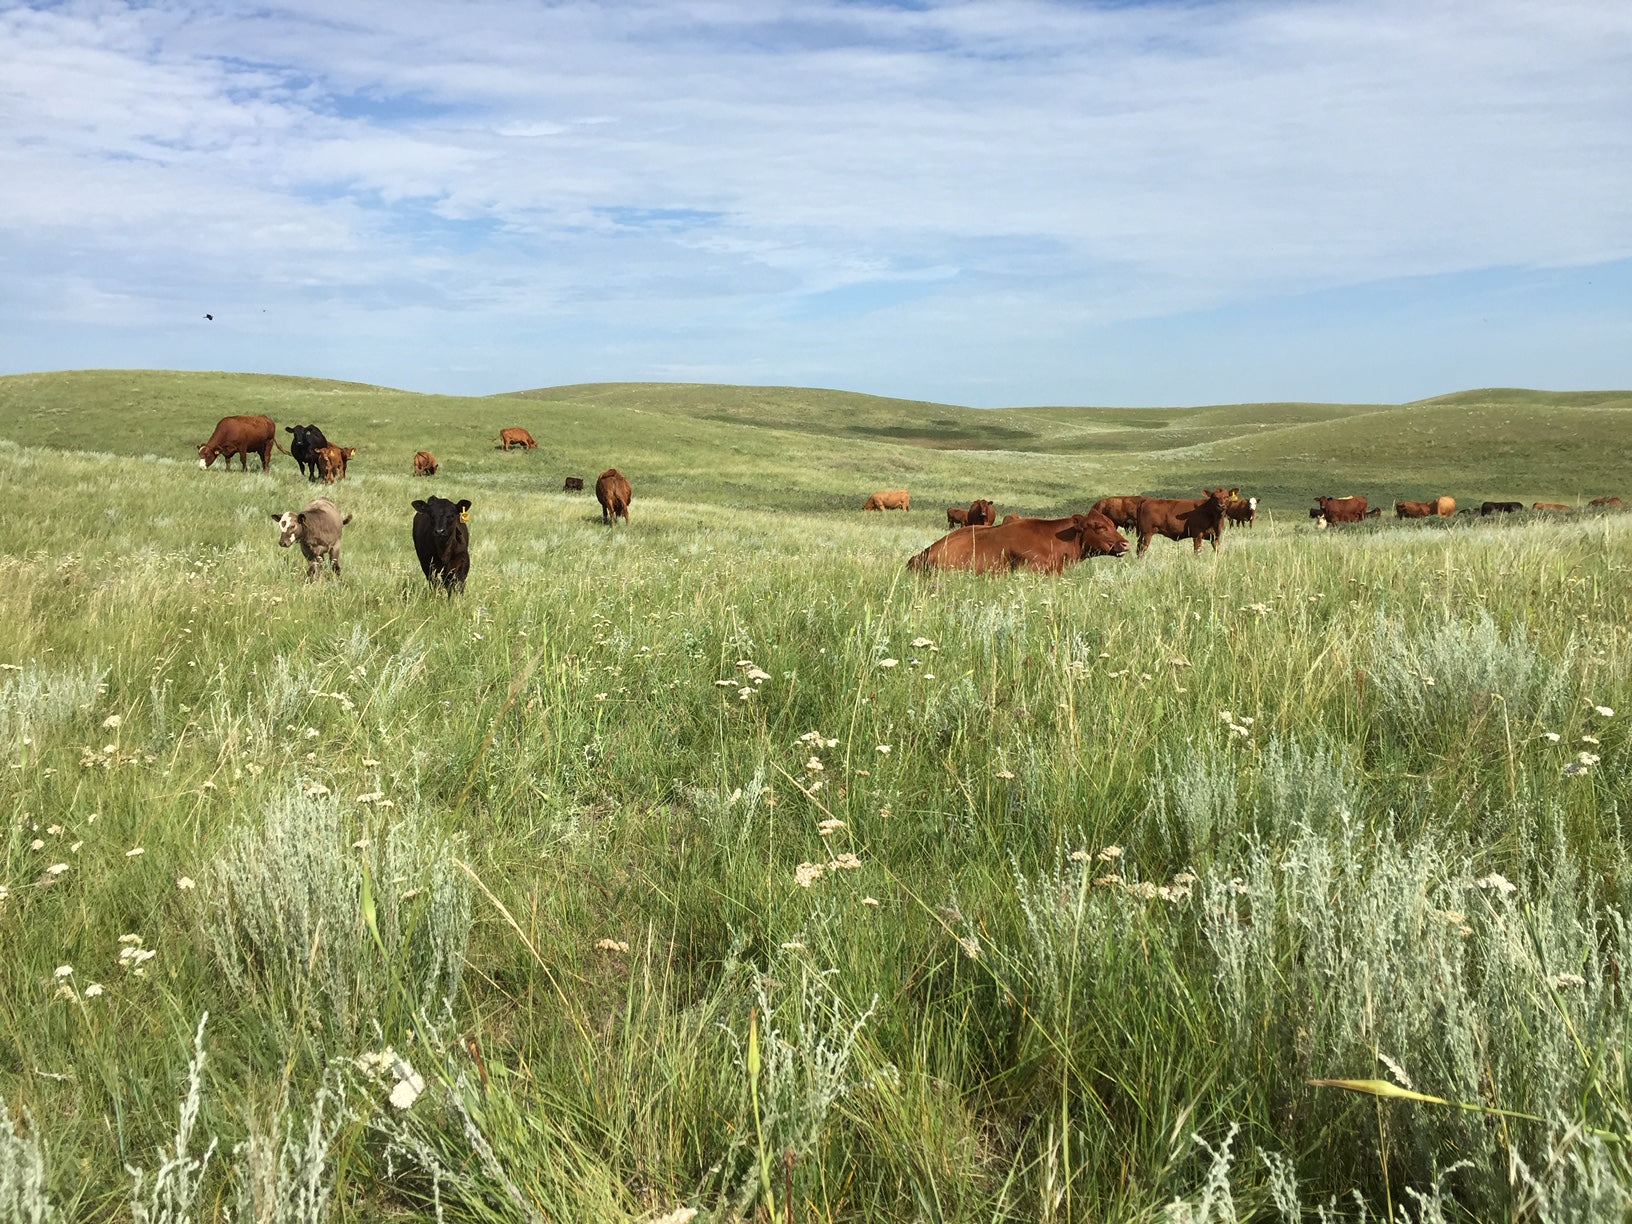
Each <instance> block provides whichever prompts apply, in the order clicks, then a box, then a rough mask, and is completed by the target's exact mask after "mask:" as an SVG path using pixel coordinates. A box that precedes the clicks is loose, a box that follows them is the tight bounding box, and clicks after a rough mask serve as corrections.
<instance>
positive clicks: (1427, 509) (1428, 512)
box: [1394, 501, 1439, 519]
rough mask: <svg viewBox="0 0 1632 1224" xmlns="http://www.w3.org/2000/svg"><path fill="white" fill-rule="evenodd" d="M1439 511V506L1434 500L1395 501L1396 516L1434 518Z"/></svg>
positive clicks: (1403, 517)
mask: <svg viewBox="0 0 1632 1224" xmlns="http://www.w3.org/2000/svg"><path fill="white" fill-rule="evenodd" d="M1438 513H1439V507H1438V506H1437V505H1435V504H1434V503H1433V502H1413V501H1397V502H1395V503H1394V517H1395V518H1402V519H1408V518H1433V517H1435V516H1436V515H1437V514H1438Z"/></svg>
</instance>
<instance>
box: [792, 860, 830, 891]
mask: <svg viewBox="0 0 1632 1224" xmlns="http://www.w3.org/2000/svg"><path fill="white" fill-rule="evenodd" d="M826 870H827V868H825V867H823V866H822V865H821V864H820V863H800V864H799V866H798V867H796V868H794V871H793V882H794V883H795V884H797V885H799V887H800V888H809V887H810V886H811V885H812V884H814V883H816V881H817V880H819V879H821V878H822V873H823V872H824V871H826Z"/></svg>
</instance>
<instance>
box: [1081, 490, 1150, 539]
mask: <svg viewBox="0 0 1632 1224" xmlns="http://www.w3.org/2000/svg"><path fill="white" fill-rule="evenodd" d="M1144 500H1145V499H1144V498H1142V497H1102V498H1100V499H1099V500H1098V501H1097V502H1095V503H1094V513H1095V514H1103V515H1104V516H1105V517H1106V518H1108V519H1110V520H1111V522H1113V523H1115V524H1116V525H1117V526H1118V527H1120V528H1122V530H1123V531H1133V530H1134V529H1136V528H1137V527H1138V526H1139V503H1140V502H1142V501H1144Z"/></svg>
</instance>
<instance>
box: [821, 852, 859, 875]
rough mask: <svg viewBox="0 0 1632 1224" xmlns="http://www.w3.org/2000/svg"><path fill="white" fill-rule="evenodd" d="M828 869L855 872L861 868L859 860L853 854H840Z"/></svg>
mask: <svg viewBox="0 0 1632 1224" xmlns="http://www.w3.org/2000/svg"><path fill="white" fill-rule="evenodd" d="M828 867H829V868H830V869H832V870H834V871H856V870H858V869H859V868H860V867H861V860H860V859H859V858H857V857H856V856H855V855H853V854H841V855H839V856H838V857H837V858H835V859H834V860H833V861H832V862H831V863H829V864H828Z"/></svg>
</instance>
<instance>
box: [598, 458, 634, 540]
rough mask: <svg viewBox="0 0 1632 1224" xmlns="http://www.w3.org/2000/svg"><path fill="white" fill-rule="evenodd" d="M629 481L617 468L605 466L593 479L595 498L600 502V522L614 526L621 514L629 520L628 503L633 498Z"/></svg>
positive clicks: (624, 519) (625, 521)
mask: <svg viewBox="0 0 1632 1224" xmlns="http://www.w3.org/2000/svg"><path fill="white" fill-rule="evenodd" d="M634 496H635V495H634V493H633V491H632V490H631V489H630V488H629V482H628V480H626V479H625V478H624V475H623V473H622V472H620V471H618V469H617V468H607V469H606V471H604V472H602V473H601V474H600V476H599V477H597V478H596V480H595V500H596V501H598V502H600V503H601V522H603V523H606V524H607V525H608V526H616V525H617V521H618V517H619V516H620V515H621V516H622V517H623V521H624V523H625V524H627V523H628V522H629V503H630V502H631V501H633V500H634Z"/></svg>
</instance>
